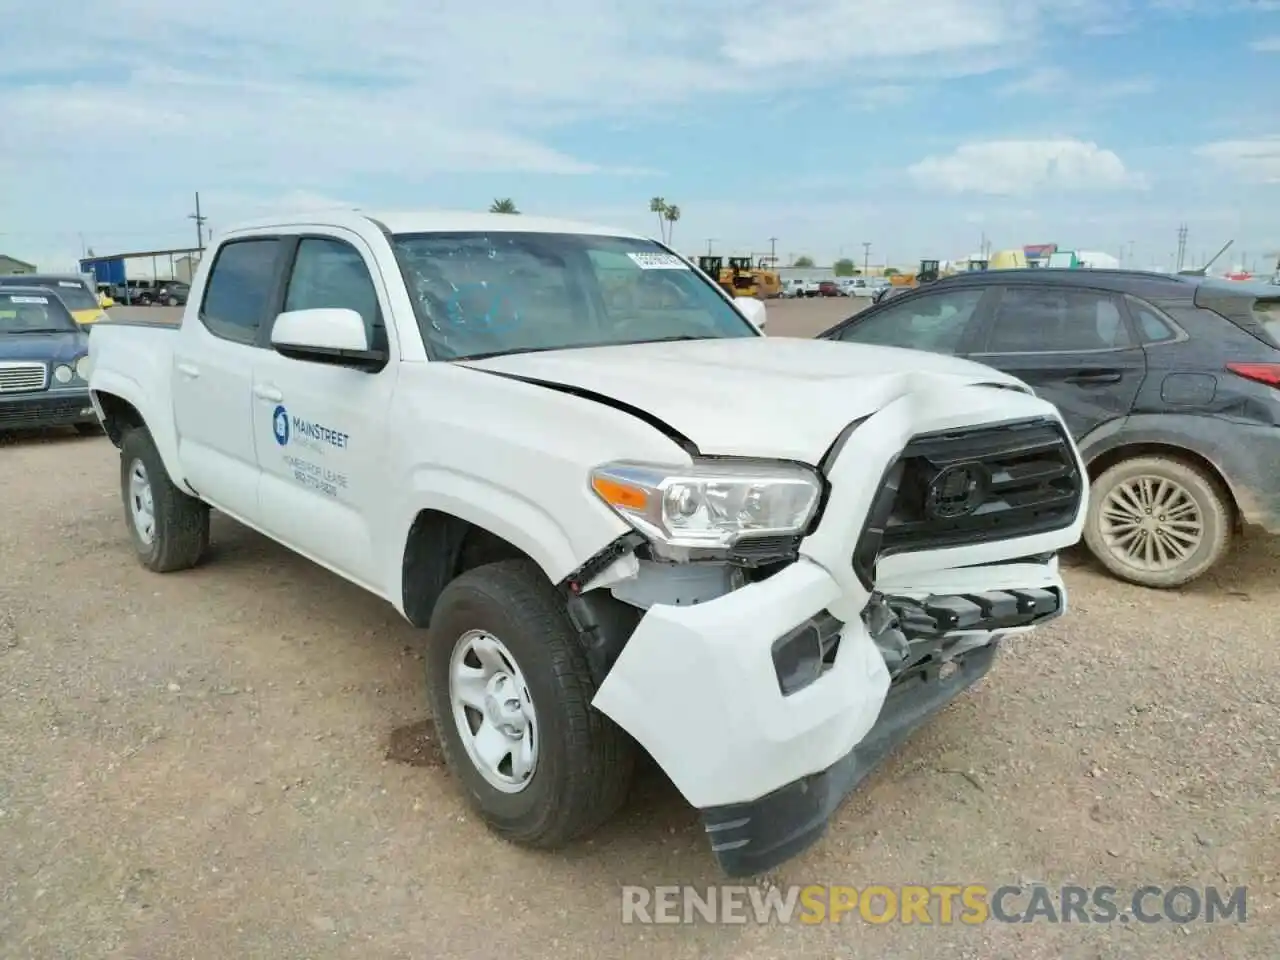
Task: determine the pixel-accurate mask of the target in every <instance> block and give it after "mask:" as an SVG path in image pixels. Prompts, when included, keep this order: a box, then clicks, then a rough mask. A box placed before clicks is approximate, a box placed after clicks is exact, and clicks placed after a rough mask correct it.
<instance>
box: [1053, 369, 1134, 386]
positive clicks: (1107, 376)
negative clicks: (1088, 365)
mask: <svg viewBox="0 0 1280 960" xmlns="http://www.w3.org/2000/svg"><path fill="white" fill-rule="evenodd" d="M1122 379H1124V374H1123V373H1121V372H1120V371H1119V370H1088V371H1083V372H1081V373H1073V374H1072V375H1071V376H1069V377H1067V383H1078V384H1080V385H1081V386H1086V387H1090V386H1101V385H1103V384H1107V383H1119V382H1120V381H1121V380H1122Z"/></svg>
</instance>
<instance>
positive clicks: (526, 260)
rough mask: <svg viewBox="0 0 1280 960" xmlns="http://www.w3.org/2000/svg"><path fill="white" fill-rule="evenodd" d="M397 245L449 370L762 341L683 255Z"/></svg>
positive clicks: (520, 237) (435, 236)
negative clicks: (627, 348)
mask: <svg viewBox="0 0 1280 960" xmlns="http://www.w3.org/2000/svg"><path fill="white" fill-rule="evenodd" d="M393 243H394V247H395V250H396V256H397V259H398V260H399V262H400V269H401V272H402V274H403V276H404V280H405V284H406V286H407V288H408V290H409V294H410V297H411V299H412V300H413V303H414V308H415V310H416V312H417V315H418V323H419V326H420V328H421V330H422V336H423V339H424V341H425V342H426V345H427V349H428V351H429V352H430V353H431V355H432V356H434V357H437V358H439V359H442V360H461V359H467V358H475V357H478V356H496V355H500V354H507V353H526V352H530V351H541V350H566V349H574V348H580V347H596V346H608V345H611V344H624V343H650V342H655V341H662V340H707V339H722V338H729V337H756V336H760V334H759V332H758V331H757V330H756V329H755V327H753V326H752V325H751V324H750V323H748V322H747V321H746V319H745V318H744V317H743V316H742V315H741V314H740V313H738V311H737V310H736V309H735V308H734V307H733V306H732V305H731V304H730V303H728V302H727V301H726V300H725V299H724V297H723V296H721V295H720V294H719V293H718V292H717V291H716V290H715V288H714V287H712V286H711V285H710V284H708V283H707V282H706V281H705V280H703V279H702V277H701V276H700V275H699V274H698V273H697V272H696V271H695V270H693V268H692V267H690V265H689V264H688V263H686V262H685V261H684V260H683V259H681V258H680V257H677V256H674V255H672V254H670V253H668V252H667V251H665V250H663V249H662V248H661V247H659V246H657V245H656V244H654V243H652V242H650V241H647V240H633V239H629V238H624V237H606V236H592V235H587V234H549V233H517V232H512V233H503V232H495V233H430V234H402V235H398V236H396V237H395V238H394V241H393Z"/></svg>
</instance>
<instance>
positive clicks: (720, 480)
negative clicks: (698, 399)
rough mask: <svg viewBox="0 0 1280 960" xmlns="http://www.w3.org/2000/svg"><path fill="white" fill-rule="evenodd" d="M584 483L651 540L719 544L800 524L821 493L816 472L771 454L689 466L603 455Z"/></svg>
mask: <svg viewBox="0 0 1280 960" xmlns="http://www.w3.org/2000/svg"><path fill="white" fill-rule="evenodd" d="M591 488H592V489H593V490H594V491H595V492H596V495H597V496H599V497H600V499H602V500H603V501H604V502H605V503H607V504H608V505H609V506H610V507H612V508H613V509H614V510H615V511H617V513H618V514H619V515H620V516H621V517H622V518H623V519H624V520H626V521H627V522H628V523H630V524H631V525H632V526H633V527H635V528H636V529H637V530H638V531H640V532H641V533H643V534H644V535H645V536H647V537H648V538H649V539H650V540H652V541H654V542H655V543H657V544H660V545H662V546H667V547H679V548H693V549H697V548H710V549H713V550H715V549H725V548H729V547H732V546H734V545H735V544H736V543H737V542H738V541H740V540H743V539H745V538H752V537H766V536H778V535H785V534H797V533H800V532H802V531H803V530H804V529H805V527H806V526H808V524H809V521H810V520H811V519H812V518H813V514H814V510H816V509H817V506H818V499H819V497H820V496H821V494H822V481H821V480H820V479H819V478H818V475H817V473H816V472H815V471H814V470H812V469H810V468H809V467H805V466H801V465H800V464H792V463H782V462H778V461H750V460H738V461H709V460H700V461H694V463H693V464H692V465H691V466H688V467H669V466H661V465H658V464H648V463H629V462H621V463H607V464H604V465H603V466H600V467H597V468H596V469H595V470H593V471H592V472H591Z"/></svg>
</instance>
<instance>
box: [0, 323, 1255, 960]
mask: <svg viewBox="0 0 1280 960" xmlns="http://www.w3.org/2000/svg"><path fill="white" fill-rule="evenodd" d="M848 306H849V305H848V304H847V303H846V304H845V305H843V306H842V305H840V304H803V303H802V304H789V303H784V304H778V305H776V309H775V305H772V304H771V315H772V316H771V322H773V323H774V324H775V326H774V328H773V329H774V332H775V333H784V332H791V333H792V334H794V335H805V334H811V333H813V332H815V331H816V330H817V329H822V327H824V326H826V325H827V324H829V323H831V322H834V320H836V319H838V318H839V317H840V316H843V315H845V314H846V313H847V312H848ZM837 308H838V309H837ZM810 327H812V328H813V329H809V328H810ZM0 489H3V490H4V491H5V506H6V510H5V513H4V517H5V522H4V524H3V525H0V570H3V572H4V576H3V578H0V957H4V958H10V957H13V958H18V957H23V958H26V957H31V958H42V960H43V958H55V957H57V958H75V960H89V958H98V957H113V958H131V960H132V958H139V960H142V958H146V960H150V958H180V957H191V958H198V960H208V958H224V957H225V958H237V960H238V958H245V957H262V956H271V957H277V958H281V960H293V958H314V960H320V958H330V957H335V958H336V957H351V958H356V957H358V958H361V960H379V958H384V957H385V958H402V957H403V958H411V957H412V958H420V957H427V956H429V957H440V958H445V957H460V958H461V957H476V958H486V960H487V958H490V957H493V956H498V955H507V956H518V957H521V958H525V957H539V956H548V957H552V956H556V957H603V956H609V957H615V956H616V957H630V956H635V957H642V956H645V957H648V956H660V957H672V958H683V957H688V958H731V957H732V958H747V960H755V958H768V957H784V956H785V957H814V958H817V957H825V958H829V957H842V958H850V957H859V958H860V957H876V958H879V957H885V956H891V957H895V958H897V957H950V958H959V960H963V958H1006V957H1007V958H1015V957H1016V958H1031V960H1040V958H1044V960H1049V958H1086V957H1087V958H1095V957H1134V958H1138V957H1150V956H1156V955H1158V956H1161V957H1163V958H1167V960H1171V958H1180V957H1188V958H1190V957H1208V956H1223V957H1225V956H1231V957H1259V958H1264V957H1265V958H1273V957H1275V955H1276V949H1275V945H1276V943H1277V942H1280V776H1278V765H1277V759H1278V757H1280V729H1278V728H1277V725H1276V723H1275V717H1276V708H1277V705H1280V683H1278V682H1277V679H1276V678H1277V667H1280V652H1278V647H1277V640H1280V636H1278V634H1277V628H1276V627H1275V625H1274V624H1275V618H1274V614H1273V612H1272V611H1274V609H1275V608H1274V607H1273V606H1272V604H1275V603H1277V602H1280V577H1278V576H1277V574H1278V573H1280V546H1278V545H1277V542H1276V541H1272V540H1267V539H1259V538H1250V539H1246V540H1245V541H1244V543H1243V544H1242V545H1241V548H1240V549H1239V550H1238V551H1237V553H1236V555H1235V557H1234V558H1233V559H1232V561H1231V562H1230V563H1229V564H1227V565H1226V566H1225V567H1223V568H1222V569H1221V570H1220V571H1219V572H1218V573H1216V574H1215V575H1212V576H1210V577H1208V578H1206V579H1205V580H1204V581H1202V582H1200V583H1198V584H1196V585H1194V586H1193V587H1191V588H1189V589H1186V590H1184V591H1183V592H1181V593H1177V594H1166V593H1156V592H1149V591H1144V590H1140V589H1137V588H1133V587H1128V586H1124V585H1121V584H1118V583H1116V582H1114V581H1112V580H1110V579H1107V578H1106V577H1105V576H1104V575H1103V574H1101V573H1100V572H1098V571H1097V570H1096V569H1095V568H1094V567H1093V565H1092V564H1091V563H1090V562H1088V561H1087V560H1085V559H1083V558H1081V557H1072V558H1068V570H1067V579H1068V582H1069V586H1070V588H1071V589H1072V591H1073V593H1072V603H1073V609H1072V610H1071V611H1070V613H1069V614H1068V616H1067V617H1065V618H1063V619H1062V620H1060V621H1058V622H1056V623H1054V624H1052V625H1050V626H1049V627H1047V628H1045V629H1043V630H1041V631H1039V632H1038V633H1036V634H1035V635H1033V636H1032V637H1030V638H1026V639H1021V640H1019V641H1017V642H1016V643H1014V644H1012V645H1011V646H1009V647H1008V648H1007V650H1006V651H1005V653H1004V654H1003V655H1002V657H1001V659H1000V660H999V661H998V662H997V665H996V668H995V670H994V671H993V672H992V674H991V675H990V676H989V677H988V678H986V679H985V680H984V681H983V682H982V683H980V684H979V685H978V686H977V687H976V688H975V689H974V690H973V691H972V692H971V693H969V694H968V695H966V696H964V697H962V698H961V699H960V700H959V701H958V702H956V703H955V704H953V705H952V706H951V707H949V708H948V709H947V710H946V711H945V712H944V713H943V714H942V715H941V716H940V717H939V718H937V719H936V720H935V721H934V722H933V723H931V724H929V725H928V726H927V727H926V728H924V729H923V730H921V731H920V732H919V733H918V734H917V735H916V736H915V738H914V739H913V740H912V741H911V742H910V743H909V744H908V745H907V747H906V748H904V749H903V750H901V751H899V752H898V753H897V755H895V756H894V757H893V758H892V759H891V760H890V761H889V762H888V763H886V764H885V766H884V767H882V768H881V770H880V771H878V772H877V773H876V774H875V775H874V776H873V777H872V779H871V780H870V781H869V782H868V784H867V785H866V786H865V787H864V788H863V789H862V790H861V791H859V792H858V793H857V794H855V795H854V796H853V797H852V798H851V799H850V800H849V802H848V803H847V804H846V805H845V806H844V808H843V809H842V810H841V811H840V812H839V814H838V816H837V817H836V819H835V821H834V822H833V824H832V828H831V830H830V833H829V834H828V836H827V838H826V839H825V840H823V841H822V842H821V843H820V844H819V845H818V846H817V847H815V848H814V849H812V850H811V851H809V852H808V853H806V854H804V855H803V856H801V857H800V858H798V859H796V860H793V861H792V862H790V863H788V864H786V865H785V866H784V867H783V868H782V869H781V870H779V871H778V872H777V874H776V875H775V876H774V877H773V878H772V879H773V880H775V881H776V882H778V883H781V884H790V883H799V884H807V883H830V884H851V885H854V886H858V887H865V886H867V885H870V884H887V885H890V886H895V885H900V884H909V883H924V884H941V883H984V884H986V885H988V886H991V887H994V886H997V885H1000V884H1003V883H1014V884H1028V883H1030V882H1033V881H1042V882H1045V883H1048V884H1053V885H1056V884H1062V883H1078V884H1081V885H1086V886H1091V885H1099V884H1108V883H1109V884H1111V885H1113V886H1116V887H1118V888H1120V889H1121V890H1122V891H1123V890H1128V889H1132V888H1136V887H1138V886H1142V885H1144V884H1154V885H1159V886H1161V887H1164V888H1168V887H1172V886H1174V885H1178V884H1188V885H1190V886H1193V887H1203V886H1206V885H1217V886H1219V887H1235V886H1238V885H1245V886H1247V887H1248V888H1249V891H1248V915H1249V919H1248V922H1247V923H1245V924H1243V925H1236V924H1222V923H1219V924H1215V925H1207V924H1203V923H1200V924H1188V925H1182V926H1179V925H1175V924H1171V923H1163V924H1159V925H1154V926H1146V925H1139V924H1134V923H1129V924H1120V923H1117V924H1112V925H1092V926H1081V925H1079V924H1074V925H1056V926H1055V925H1050V924H1046V923H1043V922H1040V923H1033V924H1020V925H1003V924H997V923H990V924H987V925H983V926H979V927H969V926H959V925H955V926H930V927H922V926H903V925H899V924H886V925H882V926H877V925H870V924H866V923H863V922H862V921H861V920H857V919H849V920H846V921H845V922H844V923H843V924H840V925H820V926H805V927H801V926H798V925H793V926H781V925H768V926H757V925H754V924H751V925H743V926H725V925H721V926H711V925H707V924H697V925H693V926H675V927H672V926H664V927H656V926H650V927H641V926H625V925H623V924H622V923H621V922H620V916H621V906H620V903H621V900H620V887H621V886H622V885H624V884H640V885H648V884H665V883H678V882H691V883H695V884H699V885H705V884H709V883H716V882H718V880H719V878H718V876H717V873H716V871H715V869H714V867H713V864H712V861H711V857H710V854H709V852H708V849H707V845H706V841H705V839H704V837H703V835H702V834H701V832H700V830H699V828H698V824H697V822H696V818H695V816H694V815H693V813H692V812H691V811H690V810H688V809H687V808H686V807H685V806H684V804H683V802H682V800H681V799H680V797H679V796H678V795H677V794H676V793H675V791H674V789H673V788H672V787H671V786H670V785H669V784H668V783H667V782H666V781H665V780H664V779H663V778H662V777H661V776H660V775H658V774H657V773H655V772H652V771H651V772H649V773H647V774H646V776H645V777H644V778H643V780H642V782H641V783H640V785H639V787H638V789H637V792H636V795H635V797H634V798H633V800H632V802H631V803H630V805H629V806H628V808H627V809H626V810H625V811H624V813H623V815H622V817H621V818H620V819H619V820H618V821H617V822H616V823H615V824H613V825H611V826H610V827H609V828H608V829H606V831H605V832H604V833H603V834H602V835H600V836H598V837H596V838H595V839H594V840H593V841H592V842H589V843H586V844H583V845H581V846H580V847H578V848H576V849H573V850H571V851H568V852H566V853H561V854H536V853H531V852H528V851H524V850H520V849H518V848H514V847H511V846H509V845H507V844H505V843H503V842H502V841H499V840H497V839H495V838H494V837H492V836H491V835H490V834H489V833H488V832H487V831H486V830H485V829H484V828H483V826H482V825H481V824H480V823H478V822H477V821H476V819H475V818H473V817H471V816H470V815H469V814H468V813H467V812H466V810H465V809H464V807H463V805H462V803H461V802H460V800H459V797H458V795H457V793H456V791H455V788H454V785H453V783H452V782H451V780H450V778H449V777H448V775H447V774H446V772H445V771H444V770H443V769H442V768H441V767H440V766H439V765H438V758H437V755H436V753H435V750H434V748H433V746H432V742H431V739H430V728H429V724H426V723H424V721H425V720H426V713H425V704H424V696H423V683H422V676H421V674H422V662H421V656H420V653H419V651H420V648H421V645H422V640H423V634H422V633H421V632H419V631H415V630H413V629H412V628H410V627H409V626H408V625H407V624H405V623H404V622H402V621H401V620H400V619H399V618H398V616H397V615H396V614H395V612H394V611H393V610H392V609H391V608H390V607H389V606H387V605H386V604H384V603H383V602H381V601H379V600H376V599H374V598H373V597H371V596H369V595H367V594H365V593H363V592H362V591H361V590H359V589H358V588H356V587H354V586H351V585H350V584H347V583H346V582H344V581H342V580H339V579H338V578H336V577H334V576H333V575H331V574H329V573H327V572H326V571H324V570H321V569H320V568H319V567H316V566H314V565H312V564H310V563H308V562H307V561H305V560H302V559H300V558H298V557H296V556H293V555H291V554H290V553H288V552H287V551H286V550H284V549H282V548H280V547H278V546H276V545H275V544H273V543H271V542H270V541H267V540H265V539H264V538H262V537H260V536H258V535H257V534H255V533H253V532H251V531H249V530H247V529H245V528H243V527H240V526H238V525H236V524H234V523H231V522H229V521H227V520H225V518H221V517H217V518H215V524H214V533H213V539H214V547H213V552H212V555H211V557H210V559H209V561H208V562H207V563H206V564H204V565H203V566H202V567H200V568H199V569H197V570H194V571H190V572H188V573H184V574H179V575H173V576H156V575H153V574H149V573H147V572H146V571H144V570H143V569H142V568H141V567H140V566H139V565H138V564H136V563H135V562H134V560H133V558H132V556H131V552H130V546H129V542H128V540H127V538H126V533H125V529H124V526H123V519H122V509H121V506H120V498H119V494H118V462H117V459H116V455H115V451H114V449H113V448H112V447H111V445H110V444H109V443H108V442H107V441H106V440H105V439H82V438H78V437H74V436H70V435H68V436H62V435H58V434H48V435H43V436H32V437H19V438H17V439H15V440H13V441H12V442H9V443H6V444H4V445H3V446H0Z"/></svg>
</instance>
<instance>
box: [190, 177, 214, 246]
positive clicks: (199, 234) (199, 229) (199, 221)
mask: <svg viewBox="0 0 1280 960" xmlns="http://www.w3.org/2000/svg"><path fill="white" fill-rule="evenodd" d="M187 217H188V218H189V219H191V220H194V221H195V222H196V246H197V247H198V248H199V249H200V252H201V253H204V222H205V221H206V220H208V219H209V218H208V217H205V216H202V215H201V214H200V191H199V190H197V191H196V212H195V213H189V214H187Z"/></svg>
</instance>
